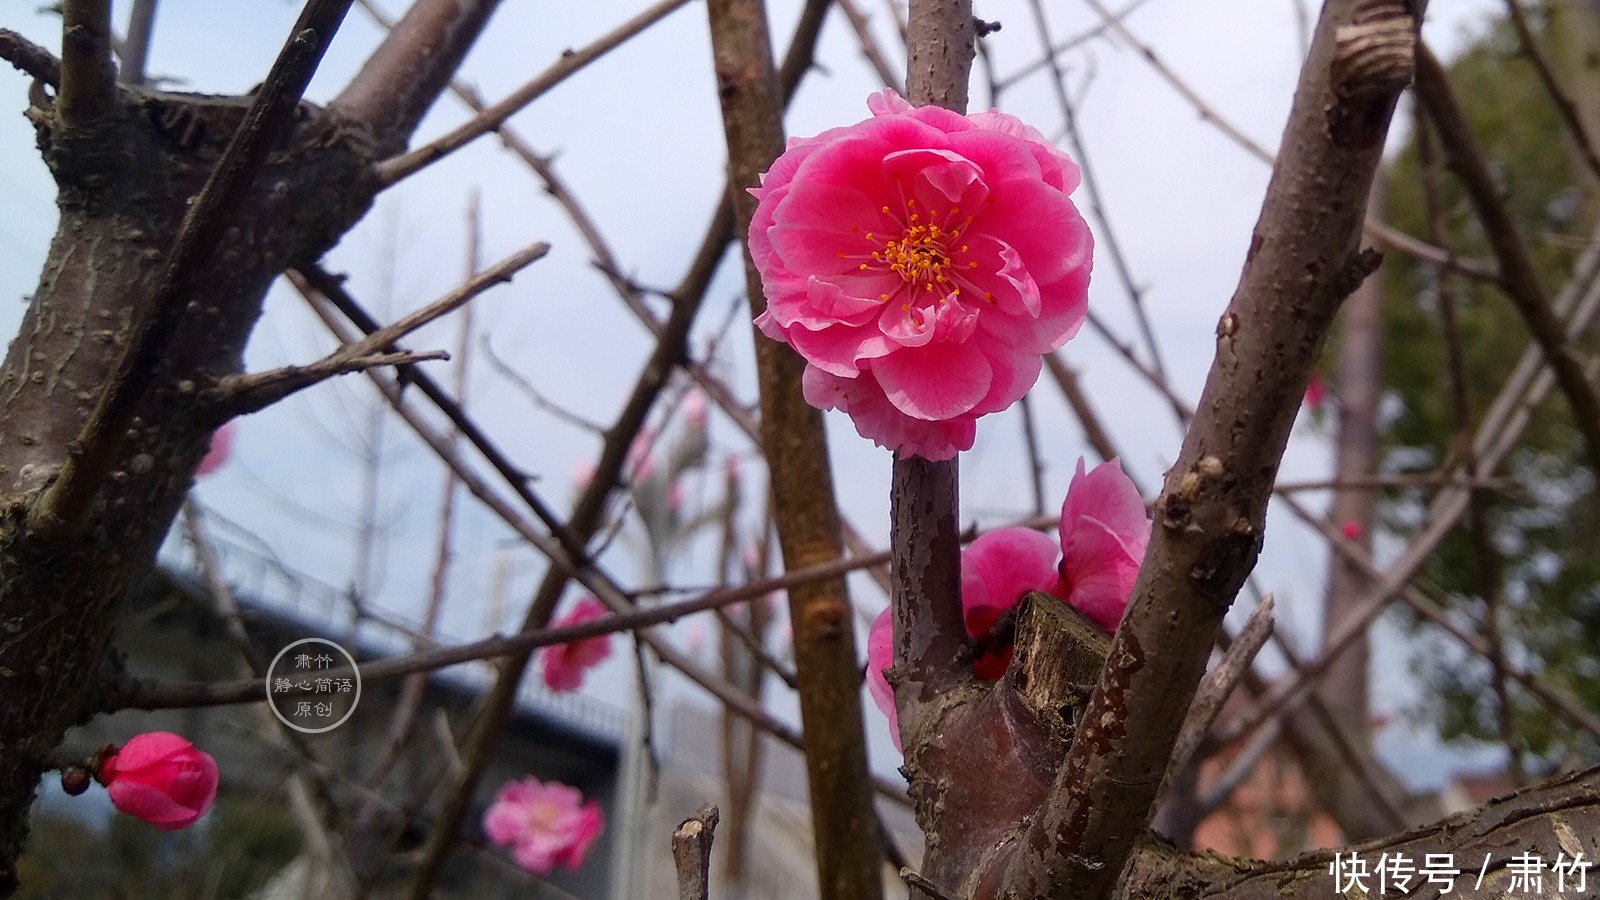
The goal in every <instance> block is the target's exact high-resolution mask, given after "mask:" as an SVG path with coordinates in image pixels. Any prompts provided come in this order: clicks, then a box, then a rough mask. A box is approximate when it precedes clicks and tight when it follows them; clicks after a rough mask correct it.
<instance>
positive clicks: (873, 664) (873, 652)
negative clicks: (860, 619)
mask: <svg viewBox="0 0 1600 900" xmlns="http://www.w3.org/2000/svg"><path fill="white" fill-rule="evenodd" d="M893 664H894V619H893V616H892V614H891V611H890V609H889V607H887V606H886V607H884V609H883V612H881V613H878V617H877V618H876V619H873V620H872V628H871V629H870V630H869V631H868V632H867V693H868V694H869V695H871V697H872V702H873V703H875V704H877V706H878V709H880V710H882V711H883V714H884V715H885V716H888V717H889V737H890V738H892V739H893V740H894V748H895V749H896V750H901V747H900V716H899V714H898V713H896V712H895V708H894V689H893V688H891V687H889V679H887V678H885V677H884V675H883V670H884V669H887V668H889V666H891V665H893ZM902 752H903V751H902Z"/></svg>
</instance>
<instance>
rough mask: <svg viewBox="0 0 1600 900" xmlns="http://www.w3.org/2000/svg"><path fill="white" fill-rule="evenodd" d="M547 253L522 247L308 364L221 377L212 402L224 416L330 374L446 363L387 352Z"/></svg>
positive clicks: (545, 247)
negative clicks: (456, 284)
mask: <svg viewBox="0 0 1600 900" xmlns="http://www.w3.org/2000/svg"><path fill="white" fill-rule="evenodd" d="M549 252H550V245H549V244H547V243H544V242H542V241H541V242H539V243H537V244H534V245H532V246H530V247H525V248H523V249H522V250H519V251H517V252H516V253H514V254H512V255H511V256H509V257H506V258H505V259H503V260H501V261H500V262H498V263H496V264H494V265H492V266H490V267H489V268H487V269H485V270H484V271H482V272H480V273H479V274H477V275H474V276H472V277H471V278H469V279H467V280H466V282H465V283H463V284H462V285H461V286H460V287H457V288H456V289H455V290H453V291H451V292H450V293H448V294H446V295H445V296H443V297H441V298H439V299H438V300H435V301H434V302H432V303H430V304H428V305H427V306H424V307H423V308H421V309H419V310H417V311H415V312H413V313H411V314H409V315H406V316H404V317H402V318H400V319H399V320H398V321H396V322H394V323H393V324H391V325H388V326H385V327H383V328H380V329H378V330H377V331H374V332H372V333H370V334H368V335H367V336H366V337H364V338H362V339H361V340H359V341H355V342H354V343H350V344H345V345H344V346H342V347H340V348H339V349H337V350H335V351H333V352H332V353H330V354H328V355H327V356H325V357H323V358H322V359H320V360H317V361H316V362H314V363H311V364H309V365H305V366H285V367H283V368H281V369H273V370H272V371H269V372H257V373H252V374H247V375H231V376H229V377H227V378H224V379H222V381H221V382H220V383H219V384H218V385H217V388H216V395H217V397H216V402H217V403H218V404H219V405H220V406H222V407H224V408H225V409H227V411H228V413H229V415H243V414H244V413H250V412H255V411H256V410H258V409H262V408H264V407H266V406H270V405H271V404H273V403H276V402H278V401H279V400H282V399H283V398H284V397H287V396H289V395H290V394H292V393H294V392H296V391H300V390H304V389H305V388H308V387H310V386H312V385H313V384H317V383H318V382H321V381H325V380H327V379H329V378H332V377H333V376H335V375H342V374H345V373H347V372H359V371H362V370H365V369H370V368H373V367H376V366H392V365H405V366H410V365H413V364H415V363H417V362H419V361H422V360H427V359H448V358H449V354H446V353H439V352H430V353H413V352H410V351H391V350H389V348H390V347H392V346H393V345H394V343H395V342H396V341H398V340H400V339H401V338H403V337H405V336H406V335H408V334H411V333H412V332H414V331H416V330H417V329H419V328H421V327H423V326H424V325H427V324H428V323H430V322H433V321H435V320H436V319H439V318H441V317H443V316H447V315H449V314H450V313H452V312H455V311H456V310H458V309H460V308H461V307H462V306H464V305H466V304H467V303H468V302H469V301H471V300H472V298H474V297H476V296H478V295H479V294H481V293H483V292H484V291H486V290H488V289H489V288H491V287H494V286H495V285H497V284H504V283H506V282H509V281H510V280H511V277H512V276H513V275H515V274H516V273H517V272H520V271H521V270H523V269H525V268H527V267H528V266H530V265H532V264H533V263H534V262H535V261H536V260H539V259H541V258H543V257H544V255H545V254H546V253H549Z"/></svg>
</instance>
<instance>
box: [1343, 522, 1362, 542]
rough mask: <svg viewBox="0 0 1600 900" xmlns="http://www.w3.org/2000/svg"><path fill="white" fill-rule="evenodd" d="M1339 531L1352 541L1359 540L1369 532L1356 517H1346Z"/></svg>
mask: <svg viewBox="0 0 1600 900" xmlns="http://www.w3.org/2000/svg"><path fill="white" fill-rule="evenodd" d="M1339 533H1340V534H1342V535H1344V536H1345V537H1347V538H1349V539H1350V540H1352V541H1359V540H1361V536H1362V535H1363V534H1366V533H1367V529H1366V527H1365V526H1363V525H1362V524H1361V523H1360V522H1359V521H1357V520H1355V519H1345V520H1344V524H1343V525H1340V526H1339Z"/></svg>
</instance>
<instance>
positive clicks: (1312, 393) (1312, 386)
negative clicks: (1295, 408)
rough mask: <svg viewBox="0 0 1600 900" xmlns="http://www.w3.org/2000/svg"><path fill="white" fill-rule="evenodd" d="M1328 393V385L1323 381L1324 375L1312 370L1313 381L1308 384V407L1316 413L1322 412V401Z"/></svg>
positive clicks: (1306, 404) (1306, 403)
mask: <svg viewBox="0 0 1600 900" xmlns="http://www.w3.org/2000/svg"><path fill="white" fill-rule="evenodd" d="M1327 393H1328V386H1327V385H1325V384H1323V383H1322V376H1321V375H1318V374H1317V373H1316V372H1312V373H1311V381H1310V382H1308V383H1307V384H1306V398H1305V406H1306V408H1307V409H1310V410H1311V411H1312V412H1314V413H1319V412H1322V401H1323V399H1324V398H1325V397H1326V396H1327Z"/></svg>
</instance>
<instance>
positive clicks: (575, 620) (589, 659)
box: [540, 597, 611, 693]
mask: <svg viewBox="0 0 1600 900" xmlns="http://www.w3.org/2000/svg"><path fill="white" fill-rule="evenodd" d="M608 612H609V611H608V610H607V609H606V605H605V604H604V603H601V602H600V601H599V600H596V599H595V598H593V597H582V598H580V599H579V600H578V602H577V604H575V605H574V606H573V607H572V610H571V611H570V612H568V613H567V614H566V615H564V616H561V617H559V618H557V619H555V620H554V621H552V622H551V623H550V627H552V628H560V627H562V626H565V625H578V624H581V623H583V622H592V621H594V620H595V619H603V618H605V617H606V615H607V614H608ZM540 655H541V656H542V658H543V660H542V662H543V667H544V683H545V684H546V685H547V686H549V688H550V690H552V691H556V692H557V693H560V692H562V691H574V690H577V689H578V687H579V686H580V685H582V684H583V673H584V671H585V670H587V669H590V668H592V667H594V666H596V665H598V664H599V663H600V661H601V660H603V659H605V658H606V657H608V656H610V655H611V635H609V634H602V635H597V636H595V637H592V638H584V639H583V640H581V641H572V642H571V643H567V644H557V645H555V646H553V647H546V648H544V650H542V651H540Z"/></svg>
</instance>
